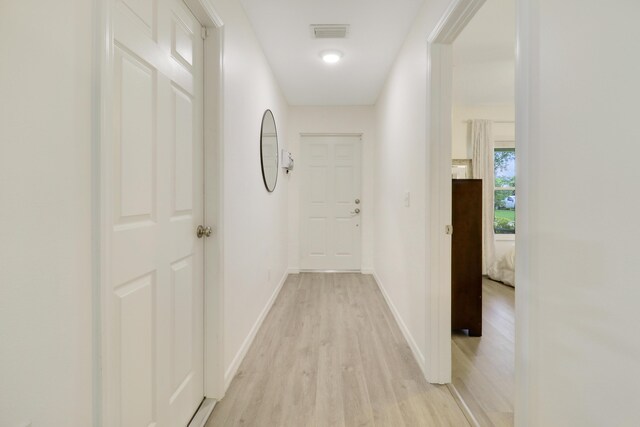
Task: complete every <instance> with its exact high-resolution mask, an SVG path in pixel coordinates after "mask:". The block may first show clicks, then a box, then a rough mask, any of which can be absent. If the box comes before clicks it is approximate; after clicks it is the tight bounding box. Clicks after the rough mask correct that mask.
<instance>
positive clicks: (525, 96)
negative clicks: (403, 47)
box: [514, 0, 539, 427]
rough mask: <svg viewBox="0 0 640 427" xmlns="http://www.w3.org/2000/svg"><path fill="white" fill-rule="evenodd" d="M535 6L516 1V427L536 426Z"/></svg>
mask: <svg viewBox="0 0 640 427" xmlns="http://www.w3.org/2000/svg"><path fill="white" fill-rule="evenodd" d="M538 7H539V4H538V1H537V0H517V1H516V76H515V78H516V91H515V92H516V141H517V142H518V154H517V156H516V167H517V170H518V205H517V206H516V218H518V234H516V246H517V248H518V250H517V251H516V282H517V283H518V291H517V292H516V334H515V336H516V340H515V341H516V343H515V375H516V385H515V405H514V421H515V425H516V426H517V427H527V426H536V425H539V423H538V420H537V416H536V413H535V411H533V410H531V408H535V407H536V405H537V402H535V401H534V399H535V393H530V392H529V390H530V388H531V381H532V379H533V378H535V377H536V373H535V369H534V368H533V367H532V364H531V363H530V362H528V361H529V360H530V359H531V358H532V353H533V352H534V351H535V350H536V348H535V347H534V343H533V341H532V336H531V334H530V328H531V326H530V325H532V324H534V323H535V321H536V319H537V316H538V314H537V311H536V310H535V308H536V306H535V301H534V299H533V298H532V297H531V296H530V295H531V288H530V277H531V275H532V273H533V272H531V271H530V269H529V259H530V257H531V256H530V251H529V244H528V243H529V212H530V211H531V209H522V207H523V206H528V204H529V181H528V178H529V176H530V173H529V170H530V167H529V161H530V157H531V156H530V146H531V145H532V144H533V143H534V141H536V140H537V139H538V138H537V137H538V135H537V134H535V131H534V129H535V127H534V126H532V124H534V125H535V124H537V123H538V121H539V118H538V116H537V113H536V112H537V111H539V109H538V108H537V106H538V102H539V101H538V96H537V95H534V94H537V91H536V86H535V79H534V78H533V77H532V75H531V72H532V70H531V63H532V58H533V57H534V55H538V53H537V52H538V45H537V34H536V33H535V30H534V29H535V28H539V24H538V22H537V16H538V14H537V13H536V12H537V10H538Z"/></svg>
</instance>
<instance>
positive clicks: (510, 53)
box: [453, 0, 516, 105]
mask: <svg viewBox="0 0 640 427" xmlns="http://www.w3.org/2000/svg"><path fill="white" fill-rule="evenodd" d="M515 32H516V25H515V0H487V1H486V3H485V4H484V5H483V6H482V8H481V9H480V10H479V11H478V13H477V14H476V16H474V17H473V19H472V20H471V22H469V24H468V25H467V27H466V28H465V29H464V30H463V31H462V33H460V35H459V36H458V38H457V39H456V41H455V42H454V44H453V63H454V84H453V102H454V104H456V105H503V104H513V103H514V96H515V50H516V38H515Z"/></svg>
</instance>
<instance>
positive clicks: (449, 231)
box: [444, 225, 453, 235]
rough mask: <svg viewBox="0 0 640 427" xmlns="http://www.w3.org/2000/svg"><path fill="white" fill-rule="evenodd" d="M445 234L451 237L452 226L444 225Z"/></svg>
mask: <svg viewBox="0 0 640 427" xmlns="http://www.w3.org/2000/svg"><path fill="white" fill-rule="evenodd" d="M444 232H445V234H448V235H452V234H453V225H445V226H444Z"/></svg>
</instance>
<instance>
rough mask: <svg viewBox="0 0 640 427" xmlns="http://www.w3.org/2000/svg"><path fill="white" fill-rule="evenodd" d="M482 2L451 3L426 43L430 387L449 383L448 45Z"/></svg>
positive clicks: (458, 0)
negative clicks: (447, 232)
mask: <svg viewBox="0 0 640 427" xmlns="http://www.w3.org/2000/svg"><path fill="white" fill-rule="evenodd" d="M484 2H485V0H455V1H453V2H452V3H451V5H450V7H449V8H448V9H447V10H446V11H445V12H444V14H443V15H442V18H441V19H440V21H439V22H438V24H437V25H436V27H435V28H434V30H433V31H432V32H431V35H430V36H429V38H428V43H427V63H428V75H427V88H428V91H429V92H428V94H427V99H428V105H427V107H428V114H427V118H428V120H427V135H428V138H429V139H428V143H429V144H428V149H427V158H426V164H427V165H428V168H427V176H425V179H426V181H427V188H428V189H429V193H428V194H429V198H428V200H427V203H428V212H429V218H430V221H429V224H428V227H427V242H428V243H427V248H426V249H427V260H426V261H427V262H426V264H427V266H428V271H429V272H430V273H429V276H428V277H427V289H426V295H427V300H426V302H425V309H426V312H427V313H428V316H427V320H426V322H427V325H426V337H425V341H426V343H427V347H426V348H427V354H425V356H426V358H427V361H428V363H427V364H425V366H424V373H425V377H426V378H427V380H428V381H429V382H432V383H448V382H450V381H451V236H450V235H448V234H446V233H445V226H446V225H448V224H451V127H452V123H451V109H452V78H453V61H452V46H451V43H453V41H454V40H455V39H456V37H457V36H458V34H460V32H461V31H462V30H463V29H464V28H465V26H466V25H467V23H468V22H469V21H470V20H471V18H473V16H474V15H475V13H476V12H477V11H478V10H479V9H480V7H482V5H483V4H484Z"/></svg>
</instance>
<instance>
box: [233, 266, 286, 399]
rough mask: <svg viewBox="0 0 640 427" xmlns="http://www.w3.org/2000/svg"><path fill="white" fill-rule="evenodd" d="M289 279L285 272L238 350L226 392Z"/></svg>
mask: <svg viewBox="0 0 640 427" xmlns="http://www.w3.org/2000/svg"><path fill="white" fill-rule="evenodd" d="M287 277H289V272H288V271H285V273H284V275H283V276H282V279H281V280H280V283H279V284H278V286H277V287H276V289H275V290H274V291H273V293H272V294H271V297H270V298H269V300H268V301H267V303H266V304H265V306H264V308H263V309H262V311H261V312H260V315H259V316H258V318H257V319H256V321H255V323H254V324H253V326H252V327H251V330H250V331H249V334H248V335H247V337H246V338H245V339H244V341H243V342H242V345H241V346H240V350H238V352H237V353H236V355H235V357H234V358H233V361H232V362H231V365H229V368H227V371H226V372H225V374H224V388H225V390H227V389H228V388H229V385H231V381H233V377H235V376H236V373H237V372H238V369H239V368H240V364H242V361H243V360H244V358H245V356H246V355H247V352H248V351H249V348H251V344H253V340H254V339H255V338H256V335H257V334H258V330H260V327H261V326H262V323H264V319H265V318H266V317H267V314H269V310H271V307H273V303H274V302H276V299H277V298H278V295H279V294H280V291H281V290H282V286H283V285H284V283H285V282H286V281H287Z"/></svg>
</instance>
